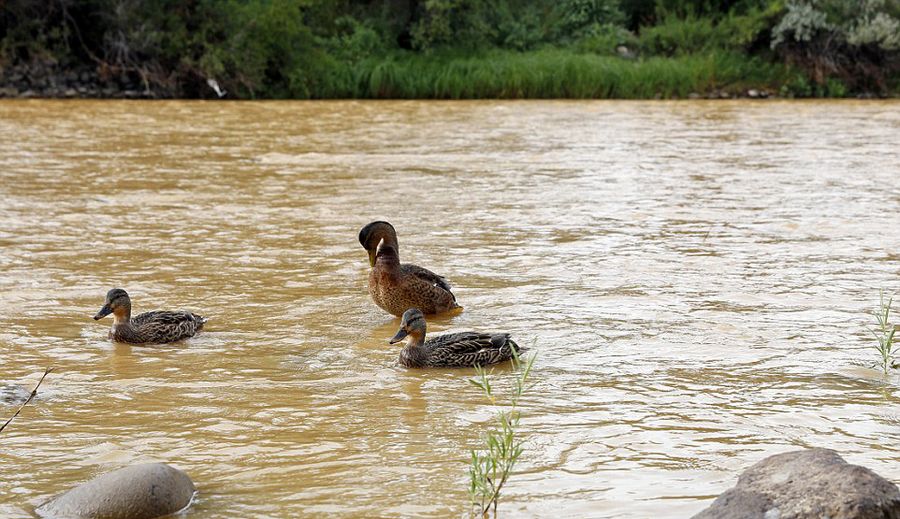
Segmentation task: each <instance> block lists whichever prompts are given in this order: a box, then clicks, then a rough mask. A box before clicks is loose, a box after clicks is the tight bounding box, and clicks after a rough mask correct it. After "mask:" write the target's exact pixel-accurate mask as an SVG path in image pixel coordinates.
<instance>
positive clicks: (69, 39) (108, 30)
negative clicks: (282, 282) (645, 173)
mask: <svg viewBox="0 0 900 519" xmlns="http://www.w3.org/2000/svg"><path fill="white" fill-rule="evenodd" d="M0 74H2V77H0V83H3V84H5V85H6V88H7V92H8V93H11V92H12V90H15V91H16V92H18V93H21V92H22V90H23V89H32V90H34V91H42V92H46V91H50V92H57V91H58V92H60V93H63V92H66V91H71V90H72V88H73V87H75V86H78V87H79V89H78V90H76V91H75V93H76V94H78V95H85V96H99V97H102V96H108V95H110V92H116V91H119V90H120V89H130V90H133V91H139V92H140V94H141V95H142V96H150V97H189V98H190V97H215V96H216V95H217V92H219V93H221V92H223V91H225V92H228V94H227V95H228V96H229V97H232V98H436V99H456V98H559V97H564V98H654V97H661V98H673V97H686V96H691V95H692V94H693V96H699V95H715V96H729V95H740V94H746V93H748V92H757V93H758V95H766V94H769V93H771V94H779V95H784V96H798V97H809V96H835V97H842V96H849V95H860V94H864V95H879V96H883V95H897V94H898V93H900V0H786V1H785V0H530V1H526V0H402V1H400V0H381V1H372V0H369V1H362V0H192V1H189V2H183V1H180V0H144V1H139V0H78V1H75V0H7V1H6V2H3V3H0ZM54 88H55V90H54Z"/></svg>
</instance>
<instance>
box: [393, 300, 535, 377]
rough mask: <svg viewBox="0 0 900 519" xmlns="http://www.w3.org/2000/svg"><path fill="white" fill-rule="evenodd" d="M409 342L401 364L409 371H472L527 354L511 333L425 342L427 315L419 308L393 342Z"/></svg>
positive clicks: (447, 336) (461, 334) (403, 322)
mask: <svg viewBox="0 0 900 519" xmlns="http://www.w3.org/2000/svg"><path fill="white" fill-rule="evenodd" d="M403 339H407V341H406V345H405V346H404V347H403V349H402V350H401V351H400V364H401V365H403V366H406V367H407V368H472V367H475V366H488V365H490V364H499V363H501V362H506V361H508V360H510V359H512V358H513V351H515V352H516V354H518V353H519V352H521V351H523V348H520V347H519V345H518V344H516V343H515V341H513V340H512V339H510V337H509V334H508V333H479V332H459V333H448V334H445V335H441V336H438V337H434V338H433V339H429V340H427V341H426V340H425V315H424V314H422V312H421V311H420V310H419V309H417V308H410V309H409V310H407V311H406V312H404V313H403V318H402V319H401V321H400V330H398V331H397V335H394V337H393V338H392V339H391V340H390V343H391V344H396V343H398V342H400V341H402V340H403Z"/></svg>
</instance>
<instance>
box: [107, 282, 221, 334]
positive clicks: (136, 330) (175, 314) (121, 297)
mask: <svg viewBox="0 0 900 519" xmlns="http://www.w3.org/2000/svg"><path fill="white" fill-rule="evenodd" d="M109 314H114V315H115V319H114V321H113V325H112V328H111V329H110V330H109V338H110V339H112V340H114V341H119V342H130V343H133V344H147V343H155V344H161V343H166V342H175V341H180V340H182V339H187V338H189V337H193V336H194V335H195V334H196V333H197V332H199V331H200V330H201V329H203V324H204V323H205V322H206V320H207V319H206V318H205V317H202V316H199V315H197V314H194V313H191V312H185V311H165V310H156V311H153V312H146V313H143V314H140V315H137V316H135V317H131V298H130V297H128V293H127V292H125V291H124V290H122V289H121V288H114V289H112V290H110V291H109V292H108V293H107V294H106V304H104V305H103V308H101V309H100V311H99V312H97V315H95V316H94V319H102V318H103V317H105V316H107V315H109Z"/></svg>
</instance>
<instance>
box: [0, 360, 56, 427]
mask: <svg viewBox="0 0 900 519" xmlns="http://www.w3.org/2000/svg"><path fill="white" fill-rule="evenodd" d="M51 371H53V368H47V369H46V370H44V374H43V375H41V379H40V380H38V383H37V385H36V386H34V389H32V390H31V394H30V395H28V399H27V400H25V402H24V403H23V404H22V405H20V406H19V408H18V409H17V410H16V413H15V414H14V415H12V416H10V417H9V420H7V421H6V423H5V424H3V426H0V432H3V429H6V426H7V425H9V423H10V422H12V421H13V419H14V418H15V417H17V416H19V413H21V412H22V409H24V408H25V406H26V405H28V402H31V399H32V398H34V397H35V396H37V390H38V388H39V387H41V382H43V381H44V378H46V377H47V375H49V374H50V372H51Z"/></svg>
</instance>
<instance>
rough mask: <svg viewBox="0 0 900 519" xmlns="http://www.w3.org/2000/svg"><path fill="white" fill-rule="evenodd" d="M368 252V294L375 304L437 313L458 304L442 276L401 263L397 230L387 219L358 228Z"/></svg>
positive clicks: (392, 310) (399, 312)
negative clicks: (370, 267) (370, 266)
mask: <svg viewBox="0 0 900 519" xmlns="http://www.w3.org/2000/svg"><path fill="white" fill-rule="evenodd" d="M359 242H360V244H362V246H363V247H365V249H366V250H367V251H368V252H369V262H370V264H371V265H372V270H371V271H370V272H369V294H370V295H371V296H372V300H373V301H374V302H375V304H376V305H378V306H379V307H381V308H383V309H384V310H386V311H387V312H389V313H391V314H393V315H396V316H398V317H399V316H401V315H403V312H405V311H406V310H407V309H409V308H419V309H421V310H422V312H424V313H426V314H437V313H441V312H446V311H448V310H453V309H455V308H460V306H459V305H458V304H457V303H456V296H454V295H453V292H451V290H450V284H449V283H448V282H447V280H446V279H445V278H444V277H443V276H439V275H437V274H435V273H434V272H432V271H430V270H428V269H424V268H422V267H419V266H417V265H410V264H401V263H400V247H399V245H398V243H397V233H396V232H395V231H394V227H393V226H392V225H391V224H389V223H387V222H372V223H370V224H369V225H366V226H365V227H363V228H362V230H360V231H359Z"/></svg>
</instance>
